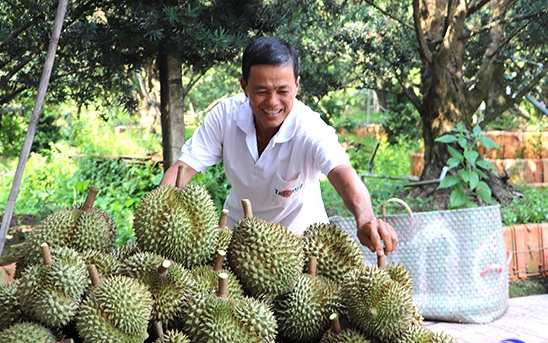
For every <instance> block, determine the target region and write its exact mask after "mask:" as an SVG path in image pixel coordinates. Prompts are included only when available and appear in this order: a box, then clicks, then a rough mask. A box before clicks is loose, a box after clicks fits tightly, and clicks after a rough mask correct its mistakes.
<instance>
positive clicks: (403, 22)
mask: <svg viewBox="0 0 548 343" xmlns="http://www.w3.org/2000/svg"><path fill="white" fill-rule="evenodd" d="M363 2H365V3H366V4H368V5H369V6H371V7H373V8H375V9H376V10H377V11H379V12H381V13H382V14H384V15H385V16H387V17H389V18H390V19H393V20H395V21H397V22H398V23H400V24H401V25H403V26H405V27H407V28H408V29H411V30H413V26H412V25H411V24H409V23H406V22H405V21H403V20H401V19H400V18H398V17H396V16H394V15H392V14H391V13H388V12H386V11H385V10H383V9H382V8H380V7H379V6H377V5H376V4H375V3H374V2H373V1H371V0H364V1H363ZM413 2H415V1H413Z"/></svg>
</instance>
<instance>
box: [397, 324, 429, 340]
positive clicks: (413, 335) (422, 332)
mask: <svg viewBox="0 0 548 343" xmlns="http://www.w3.org/2000/svg"><path fill="white" fill-rule="evenodd" d="M431 339H432V331H430V330H429V329H427V328H425V327H424V326H422V325H417V324H411V325H410V326H409V327H408V328H407V330H405V332H404V333H403V335H402V336H400V337H398V339H397V340H396V343H429V342H430V340H431Z"/></svg>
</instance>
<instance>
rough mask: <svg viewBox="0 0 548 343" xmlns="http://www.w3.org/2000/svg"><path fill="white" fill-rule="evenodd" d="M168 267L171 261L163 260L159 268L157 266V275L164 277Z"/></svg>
mask: <svg viewBox="0 0 548 343" xmlns="http://www.w3.org/2000/svg"><path fill="white" fill-rule="evenodd" d="M169 267H171V261H170V260H164V261H163V262H162V264H160V266H158V274H160V276H166V275H167V272H168V269H169Z"/></svg>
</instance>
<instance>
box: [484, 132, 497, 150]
mask: <svg viewBox="0 0 548 343" xmlns="http://www.w3.org/2000/svg"><path fill="white" fill-rule="evenodd" d="M480 142H481V144H482V145H483V146H484V147H485V148H486V149H499V150H500V149H501V148H500V146H499V145H498V144H497V143H495V141H494V140H492V139H491V138H489V137H487V136H485V135H481V136H480Z"/></svg>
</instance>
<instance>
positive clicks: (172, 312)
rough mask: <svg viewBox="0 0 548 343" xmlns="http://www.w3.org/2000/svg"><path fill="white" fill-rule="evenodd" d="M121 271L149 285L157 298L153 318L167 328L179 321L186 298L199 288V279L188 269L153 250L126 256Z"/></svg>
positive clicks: (152, 293) (154, 299) (154, 298)
mask: <svg viewBox="0 0 548 343" xmlns="http://www.w3.org/2000/svg"><path fill="white" fill-rule="evenodd" d="M120 273H121V274H122V275H125V276H128V277H131V278H134V279H136V280H138V281H140V282H141V283H142V284H143V285H145V286H146V287H148V290H149V291H150V293H151V295H152V299H153V301H154V302H153V306H152V320H153V321H154V322H157V321H159V322H162V323H163V324H164V325H165V326H166V327H167V328H172V327H173V326H174V325H176V323H177V321H178V318H179V317H180V316H181V312H182V311H184V304H185V301H186V300H187V298H188V297H190V296H191V295H193V294H194V293H196V292H197V286H196V281H195V279H194V277H193V275H192V273H191V272H190V271H189V270H187V269H185V268H183V267H182V266H181V265H180V264H178V263H176V262H171V261H169V260H167V259H165V258H164V257H162V256H159V255H156V254H153V253H151V252H144V253H137V254H135V255H132V256H130V257H128V258H127V259H125V260H124V261H123V262H122V264H121V266H120Z"/></svg>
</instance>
